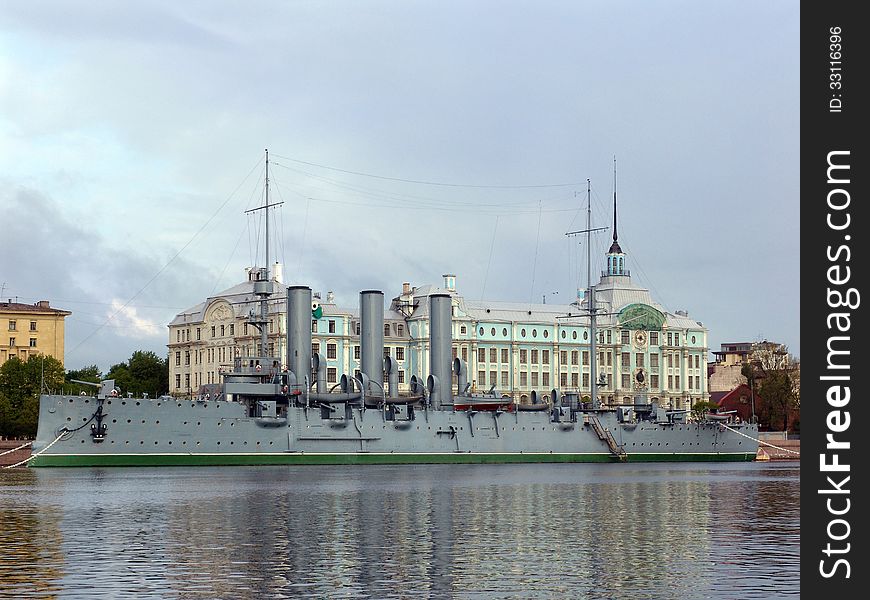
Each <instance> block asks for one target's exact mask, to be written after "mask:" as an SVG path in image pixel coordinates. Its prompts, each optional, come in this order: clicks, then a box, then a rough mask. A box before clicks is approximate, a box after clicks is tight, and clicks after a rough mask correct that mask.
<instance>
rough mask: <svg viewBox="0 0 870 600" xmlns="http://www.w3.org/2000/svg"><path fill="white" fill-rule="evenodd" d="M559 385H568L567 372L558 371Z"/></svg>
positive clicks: (564, 386)
mask: <svg viewBox="0 0 870 600" xmlns="http://www.w3.org/2000/svg"><path fill="white" fill-rule="evenodd" d="M559 386H560V387H563V388H566V387H568V374H567V373H559Z"/></svg>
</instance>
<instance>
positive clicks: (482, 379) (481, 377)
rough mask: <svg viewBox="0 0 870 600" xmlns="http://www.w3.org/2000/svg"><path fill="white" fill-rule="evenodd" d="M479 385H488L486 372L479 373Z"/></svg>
mask: <svg viewBox="0 0 870 600" xmlns="http://www.w3.org/2000/svg"><path fill="white" fill-rule="evenodd" d="M477 383H479V384H480V385H481V386H484V385H486V371H478V372H477Z"/></svg>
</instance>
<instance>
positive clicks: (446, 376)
mask: <svg viewBox="0 0 870 600" xmlns="http://www.w3.org/2000/svg"><path fill="white" fill-rule="evenodd" d="M452 363H453V331H452V306H451V301H450V295H449V294H432V295H431V296H429V374H430V375H433V376H434V377H435V378H436V379H437V380H438V384H439V386H438V393H437V394H433V397H432V408H434V409H436V410H437V409H439V408H441V405H450V404H453V390H452V388H453V385H452V384H453V372H452V369H451V367H452V366H453V364H452Z"/></svg>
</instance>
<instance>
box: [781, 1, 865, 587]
mask: <svg viewBox="0 0 870 600" xmlns="http://www.w3.org/2000/svg"><path fill="white" fill-rule="evenodd" d="M860 6H861V5H860V3H845V2H815V3H812V4H807V3H804V4H802V5H801V9H802V10H801V138H802V139H801V298H800V302H801V451H802V452H801V454H802V456H801V593H802V594H803V595H805V596H806V597H808V598H812V597H817V596H818V595H821V594H824V595H825V597H827V598H832V599H833V598H836V599H840V598H858V597H862V598H863V597H866V595H867V589H868V587H867V581H868V575H867V573H868V568H867V563H866V557H867V555H868V554H867V546H868V542H870V540H868V537H867V528H866V525H865V523H866V517H865V515H866V512H867V508H868V506H867V503H868V499H867V493H866V491H864V492H862V490H867V489H868V484H870V481H868V475H867V469H866V468H863V465H862V461H861V458H862V457H864V456H867V449H868V447H870V430H868V428H867V425H868V410H867V388H866V386H865V385H863V384H864V381H863V376H862V372H863V370H864V369H865V368H866V363H864V361H865V360H866V358H867V355H868V353H867V351H866V348H867V338H866V337H865V336H864V331H865V329H866V326H865V324H866V317H865V313H866V311H867V307H865V306H864V303H865V302H866V301H870V297H866V298H865V297H864V296H863V295H862V292H864V291H865V289H866V288H865V286H864V285H863V282H864V280H865V277H866V271H867V269H868V264H867V251H866V249H867V241H866V240H867V232H868V231H870V216H868V211H867V210H865V206H864V202H865V201H866V198H867V179H868V177H870V171H868V156H867V151H866V139H865V138H866V135H867V131H868V129H870V128H868V127H866V126H865V125H864V123H866V122H867V120H868V116H867V115H866V114H865V113H866V112H867V111H868V109H870V105H868V102H867V100H868V98H867V93H866V78H867V69H868V67H870V61H868V59H867V44H868V37H870V23H868V22H867V20H866V19H862V18H861V17H860V16H859V7H860ZM860 12H862V13H863V11H860ZM859 282H861V283H859ZM772 551H775V550H774V549H772Z"/></svg>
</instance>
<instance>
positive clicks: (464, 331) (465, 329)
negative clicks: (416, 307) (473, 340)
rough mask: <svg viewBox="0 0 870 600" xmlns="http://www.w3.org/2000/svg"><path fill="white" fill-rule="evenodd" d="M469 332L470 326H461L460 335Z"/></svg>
mask: <svg viewBox="0 0 870 600" xmlns="http://www.w3.org/2000/svg"><path fill="white" fill-rule="evenodd" d="M399 327H401V325H399ZM467 332H468V327H466V326H465V325H460V326H459V334H460V335H465V334H466V333H467ZM399 335H402V333H401V332H399Z"/></svg>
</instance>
